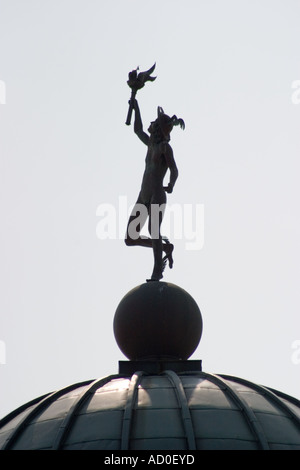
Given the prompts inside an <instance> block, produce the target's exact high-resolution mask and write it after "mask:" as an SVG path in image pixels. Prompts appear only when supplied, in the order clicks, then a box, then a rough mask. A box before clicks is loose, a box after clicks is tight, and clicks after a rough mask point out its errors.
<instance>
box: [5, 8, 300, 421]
mask: <svg viewBox="0 0 300 470" xmlns="http://www.w3.org/2000/svg"><path fill="white" fill-rule="evenodd" d="M299 19H300V1H299V0H280V1H279V0H259V1H258V0H251V1H250V0H249V1H247V0H226V1H224V0H206V1H205V0H186V1H185V2H182V1H177V0H172V1H171V0H154V1H152V2H144V1H140V0H139V1H136V0H126V1H124V0H112V1H110V2H107V1H104V0H84V1H83V0H43V1H38V0H25V1H24V0H0V80H2V81H3V82H4V83H5V87H6V97H5V104H0V129H1V132H0V152H1V154H0V165H1V166H0V178H1V181H0V192H1V199H0V205H1V207H0V209H1V232H0V241H1V243H0V250H1V263H0V285H1V296H0V341H1V345H2V350H3V345H5V353H6V354H5V364H0V394H1V395H0V417H2V416H3V415H5V414H7V413H8V412H10V411H12V410H13V409H15V408H16V407H17V406H19V405H21V404H23V403H25V402H27V401H29V400H31V399H33V398H35V397H37V396H40V395H42V394H44V393H47V392H50V391H52V390H56V389H58V388H61V387H64V386H67V385H69V384H71V383H75V382H80V381H84V380H87V379H93V378H97V377H101V376H105V375H108V374H110V373H116V372H117V371H118V361H119V360H124V359H125V357H124V356H123V355H122V353H121V352H120V350H119V349H118V347H117V345H116V343H115V340H114V336H113V329H112V324H113V317H114V312H115V310H116V308H117V305H118V303H119V301H120V300H121V298H122V297H123V295H125V294H126V292H128V291H129V290H130V289H131V288H133V287H135V286H136V285H138V284H141V283H143V282H144V281H145V279H146V278H147V277H149V275H150V273H151V270H152V253H151V251H150V250H148V251H147V250H146V249H145V250H143V249H142V248H128V247H126V246H125V244H124V243H123V241H122V240H119V239H116V240H99V238H98V237H97V234H96V228H97V224H98V222H99V217H97V215H96V212H97V208H98V207H99V205H101V204H104V203H106V204H113V205H115V206H116V207H117V206H118V201H119V198H120V196H126V197H127V200H128V204H133V203H134V202H135V200H136V197H137V194H138V191H139V187H140V182H141V177H142V173H143V168H144V159H145V150H146V147H144V146H143V144H142V143H141V142H140V141H139V140H138V139H137V137H136V136H135V135H134V133H133V128H132V127H127V126H126V125H125V119H126V115H127V108H128V99H129V96H130V90H129V88H128V87H127V84H126V81H127V75H128V72H129V71H130V70H132V69H133V68H135V67H137V66H138V65H139V66H140V67H141V70H143V69H147V68H149V67H150V66H151V65H152V64H153V63H154V62H156V64H157V66H156V71H155V75H157V79H156V81H155V82H153V83H149V84H147V85H146V87H145V88H144V89H143V90H141V91H140V92H139V94H138V100H139V104H140V107H141V112H142V117H143V122H144V125H145V128H147V127H148V124H149V122H150V121H151V120H153V119H154V118H155V115H156V108H157V106H158V105H159V106H162V107H163V108H164V110H165V112H167V113H168V114H170V115H173V114H177V116H178V117H182V118H183V119H184V120H185V123H186V129H185V131H184V132H183V131H181V129H180V128H176V129H174V131H173V134H172V141H171V144H172V147H173V150H174V156H175V159H176V162H177V166H178V169H179V179H178V182H177V184H176V187H175V190H174V193H173V194H172V195H170V197H169V199H168V200H169V203H170V204H192V205H193V207H195V206H196V205H197V204H201V205H203V207H204V245H203V248H202V249H201V250H197V251H187V250H186V245H185V243H186V241H185V240H178V241H177V242H176V248H175V252H174V269H173V270H172V271H170V270H166V272H165V278H164V280H165V281H168V282H172V283H175V284H177V285H179V286H181V287H183V288H184V289H186V290H187V291H188V292H189V293H190V294H191V295H192V296H193V297H194V298H195V300H196V301H197V303H198V305H199V307H200V310H201V312H202V316H203V321H204V331H203V337H202V340H201V342H200V344H199V347H198V349H197V350H196V352H195V353H194V355H193V356H192V359H202V361H203V369H204V370H205V371H207V372H212V373H224V374H229V375H235V376H239V377H243V378H245V379H249V380H252V381H254V382H257V383H259V384H262V385H266V386H269V387H272V388H275V389H278V390H281V391H283V392H285V393H288V394H290V395H293V396H295V397H297V398H300V390H299V384H300V380H299V378H300V360H299V358H300V354H298V355H297V350H296V349H293V345H294V346H295V344H296V345H297V344H298V343H295V342H296V341H299V340H300V320H299V307H300V294H299V277H300V276H299V266H300V250H299V235H300V222H299V196H300V189H299V170H300V162H299V155H300V152H299V151H300V143H299V123H300V104H298V105H297V104H296V103H293V101H292V93H293V89H292V83H293V82H294V81H295V80H300V50H299V42H300V30H299ZM3 82H2V83H3ZM0 101H1V100H0ZM124 231H125V226H124ZM298 348H299V345H298ZM2 354H3V353H2ZM295 357H296V360H295ZM2 359H3V357H2ZM0 362H1V358H0ZM2 362H3V361H2Z"/></svg>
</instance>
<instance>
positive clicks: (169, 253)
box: [163, 242, 174, 269]
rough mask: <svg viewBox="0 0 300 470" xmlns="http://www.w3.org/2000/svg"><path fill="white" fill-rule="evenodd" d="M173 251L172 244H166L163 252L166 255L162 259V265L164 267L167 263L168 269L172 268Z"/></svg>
mask: <svg viewBox="0 0 300 470" xmlns="http://www.w3.org/2000/svg"><path fill="white" fill-rule="evenodd" d="M173 250H174V245H172V243H170V242H166V244H165V245H164V251H165V253H166V254H165V256H164V257H163V263H164V265H165V264H166V263H167V261H168V262H169V268H170V269H172V268H173V256H172V253H173Z"/></svg>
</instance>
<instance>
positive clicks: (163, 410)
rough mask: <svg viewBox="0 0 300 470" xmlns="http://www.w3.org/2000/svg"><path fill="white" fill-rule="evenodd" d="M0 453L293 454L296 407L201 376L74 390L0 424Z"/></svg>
mask: <svg viewBox="0 0 300 470" xmlns="http://www.w3.org/2000/svg"><path fill="white" fill-rule="evenodd" d="M0 448H1V449H26V450H29V449H106V450H118V449H121V450H122V449H123V450H126V449H130V450H135V449H136V450H141V449H145V450H172V449H173V450H184V449H188V450H197V449H199V450H200V449H300V401H298V400H297V399H295V398H293V397H290V396H287V395H285V394H282V393H281V392H278V391H274V390H271V389H269V388H266V387H262V386H259V385H256V384H254V383H251V382H249V381H246V380H243V379H240V378H236V377H230V376H225V375H215V374H209V373H206V372H201V371H198V372H180V373H175V372H174V371H172V370H166V371H164V372H162V373H160V374H157V375H151V374H147V373H146V372H136V373H134V374H133V375H132V376H124V375H122V374H117V375H111V376H108V377H104V378H101V379H97V380H94V381H87V382H83V383H79V384H74V385H71V386H69V387H66V388H64V389H62V390H58V391H56V392H54V393H49V394H48V395H45V396H43V397H40V398H37V399H36V400H34V401H32V402H30V403H28V404H26V405H23V406H22V407H20V408H19V409H17V410H16V411H14V412H12V413H11V414H9V415H8V416H7V417H5V418H4V419H2V421H0Z"/></svg>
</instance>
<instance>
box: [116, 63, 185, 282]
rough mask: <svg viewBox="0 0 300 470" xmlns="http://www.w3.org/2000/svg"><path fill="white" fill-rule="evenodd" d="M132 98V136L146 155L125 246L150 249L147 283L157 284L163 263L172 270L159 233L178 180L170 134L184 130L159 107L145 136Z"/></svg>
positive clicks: (166, 244) (169, 250)
mask: <svg viewBox="0 0 300 470" xmlns="http://www.w3.org/2000/svg"><path fill="white" fill-rule="evenodd" d="M152 69H153V68H152ZM152 69H150V70H152ZM148 79H149V78H148ZM134 96H135V95H133V97H132V98H131V100H130V102H129V105H130V109H131V110H132V109H134V111H135V121H134V132H135V133H136V134H137V136H138V137H139V138H140V139H141V141H142V142H143V143H144V144H145V145H147V147H148V151H147V155H146V167H145V172H144V176H143V180H142V186H141V191H140V193H139V196H138V199H137V202H136V204H135V206H134V209H133V211H132V214H131V216H130V218H129V221H128V225H127V231H126V238H125V243H126V245H128V246H136V245H138V246H145V247H148V248H153V254H154V268H153V273H152V276H151V279H148V281H159V280H160V279H161V278H162V277H163V271H164V268H165V265H166V263H167V262H168V263H169V267H170V268H172V267H173V256H172V253H173V249H174V246H173V244H172V243H170V242H169V240H168V239H166V238H165V237H162V235H161V233H160V227H161V223H162V219H163V214H164V209H165V204H166V200H167V198H166V192H167V193H172V191H173V188H174V185H175V182H176V179H177V177H178V170H177V167H176V163H175V160H174V156H173V151H172V148H171V146H170V144H169V141H170V133H171V131H172V129H173V126H174V125H175V126H176V125H180V127H181V128H182V129H184V127H185V126H184V121H183V120H182V119H178V118H177V117H176V116H175V115H174V116H173V117H169V116H167V115H166V114H165V113H164V111H163V109H162V108H161V107H158V108H157V119H156V120H155V121H153V122H151V124H150V127H149V129H148V132H149V133H150V135H148V134H147V133H146V132H144V130H143V124H142V119H141V114H140V110H139V106H138V102H137V100H136V99H135V97H134ZM129 123H130V120H129ZM127 124H128V122H127ZM168 169H169V170H170V182H169V184H168V186H166V187H164V186H163V180H164V177H165V175H166V173H167V170H168ZM147 218H149V223H148V229H149V234H150V235H151V238H149V237H146V236H143V235H141V234H140V231H141V229H142V227H143V225H144V224H145V222H146V220H147Z"/></svg>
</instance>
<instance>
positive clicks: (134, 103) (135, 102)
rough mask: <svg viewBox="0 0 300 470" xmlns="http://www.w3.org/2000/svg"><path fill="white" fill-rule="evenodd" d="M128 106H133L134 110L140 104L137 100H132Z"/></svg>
mask: <svg viewBox="0 0 300 470" xmlns="http://www.w3.org/2000/svg"><path fill="white" fill-rule="evenodd" d="M128 104H129V105H130V106H132V107H133V109H134V110H135V109H136V108H137V107H138V103H137V100H136V99H135V98H131V99H130V100H129V101H128Z"/></svg>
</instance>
